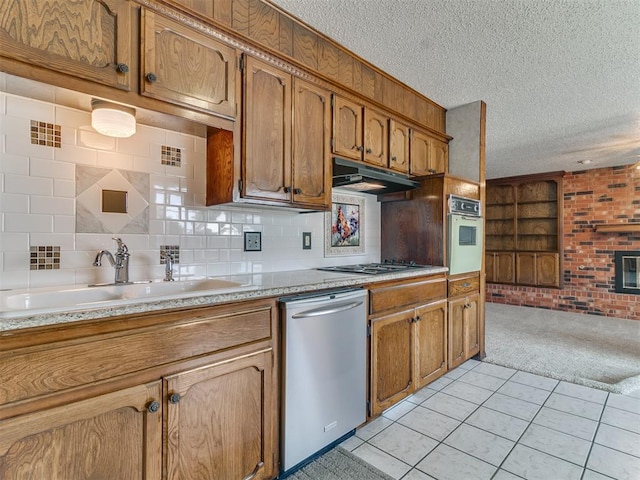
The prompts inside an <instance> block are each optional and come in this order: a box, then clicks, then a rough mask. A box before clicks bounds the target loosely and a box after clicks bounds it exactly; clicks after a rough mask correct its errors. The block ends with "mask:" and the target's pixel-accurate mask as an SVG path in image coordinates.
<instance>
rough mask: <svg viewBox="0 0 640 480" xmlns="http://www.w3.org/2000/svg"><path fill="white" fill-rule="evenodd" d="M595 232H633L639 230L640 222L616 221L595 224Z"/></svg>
mask: <svg viewBox="0 0 640 480" xmlns="http://www.w3.org/2000/svg"><path fill="white" fill-rule="evenodd" d="M596 232H597V233H633V232H640V223H618V224H615V225H596Z"/></svg>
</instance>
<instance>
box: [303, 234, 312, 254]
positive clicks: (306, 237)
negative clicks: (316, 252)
mask: <svg viewBox="0 0 640 480" xmlns="http://www.w3.org/2000/svg"><path fill="white" fill-rule="evenodd" d="M302 249H303V250H311V232H302Z"/></svg>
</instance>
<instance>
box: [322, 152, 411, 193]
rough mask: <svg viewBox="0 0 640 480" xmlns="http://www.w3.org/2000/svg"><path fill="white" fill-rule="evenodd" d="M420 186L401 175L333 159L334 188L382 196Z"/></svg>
mask: <svg viewBox="0 0 640 480" xmlns="http://www.w3.org/2000/svg"><path fill="white" fill-rule="evenodd" d="M419 185H420V184H419V183H418V182H416V181H414V180H411V179H410V178H409V177H408V176H406V175H403V174H401V173H395V172H391V171H389V170H383V169H381V168H375V167H371V166H369V165H365V164H364V163H360V162H354V161H353V160H347V159H344V158H340V157H333V186H334V187H340V188H343V189H348V190H353V191H357V192H362V193H371V194H374V195H382V194H385V193H393V192H402V191H405V190H411V189H413V188H416V187H418V186H419Z"/></svg>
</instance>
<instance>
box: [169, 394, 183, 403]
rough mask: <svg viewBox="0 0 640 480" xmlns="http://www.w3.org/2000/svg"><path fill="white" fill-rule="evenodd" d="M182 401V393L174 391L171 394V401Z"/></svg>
mask: <svg viewBox="0 0 640 480" xmlns="http://www.w3.org/2000/svg"><path fill="white" fill-rule="evenodd" d="M178 402H180V394H179V393H172V394H171V396H170V397H169V403H174V404H175V403H178Z"/></svg>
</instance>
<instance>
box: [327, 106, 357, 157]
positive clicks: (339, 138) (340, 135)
mask: <svg viewBox="0 0 640 480" xmlns="http://www.w3.org/2000/svg"><path fill="white" fill-rule="evenodd" d="M362 113H363V107H362V105H358V104H357V103H354V102H350V101H349V100H346V99H344V98H341V97H339V96H337V95H334V96H333V153H335V154H336V155H340V156H342V157H345V158H352V159H354V160H362V151H363V150H364V148H363V145H362V128H363V126H362Z"/></svg>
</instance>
